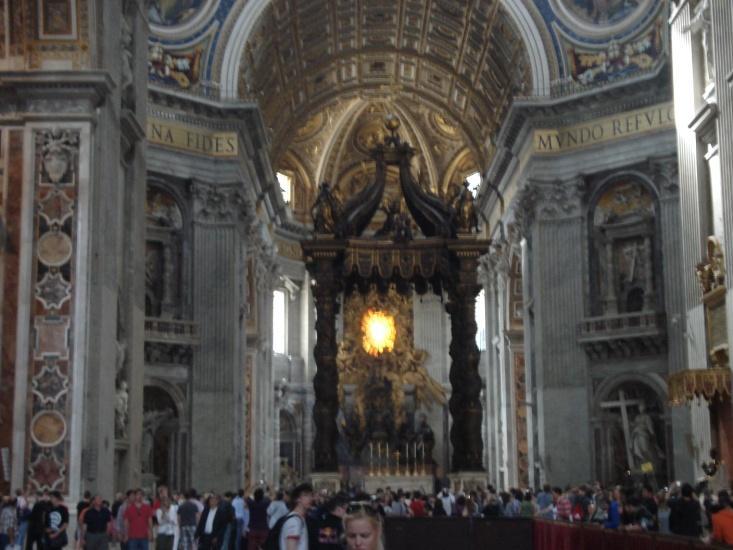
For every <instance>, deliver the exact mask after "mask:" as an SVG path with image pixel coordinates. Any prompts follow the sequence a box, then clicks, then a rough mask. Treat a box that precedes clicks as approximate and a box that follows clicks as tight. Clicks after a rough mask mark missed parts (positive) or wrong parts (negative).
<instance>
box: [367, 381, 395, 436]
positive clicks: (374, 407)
mask: <svg viewBox="0 0 733 550" xmlns="http://www.w3.org/2000/svg"><path fill="white" fill-rule="evenodd" d="M366 405H367V411H366V427H367V430H368V432H369V439H370V440H373V441H388V442H389V441H393V440H394V436H395V416H394V403H393V402H392V383H391V382H390V381H389V380H387V379H386V378H383V379H382V380H373V381H372V383H371V384H370V385H369V386H368V387H367V389H366Z"/></svg>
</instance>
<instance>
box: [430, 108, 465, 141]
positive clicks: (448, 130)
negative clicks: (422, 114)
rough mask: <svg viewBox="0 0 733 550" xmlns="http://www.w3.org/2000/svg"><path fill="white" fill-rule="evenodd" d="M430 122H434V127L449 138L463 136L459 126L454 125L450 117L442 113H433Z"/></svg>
mask: <svg viewBox="0 0 733 550" xmlns="http://www.w3.org/2000/svg"><path fill="white" fill-rule="evenodd" d="M430 123H431V124H432V126H433V128H435V129H436V130H437V131H438V132H440V133H441V134H443V135H444V136H445V137H447V138H449V139H458V138H460V137H461V133H460V131H459V130H458V128H456V127H455V126H453V124H451V123H450V122H449V121H448V119H447V118H445V117H444V116H443V115H441V114H440V113H436V112H433V113H431V114H430Z"/></svg>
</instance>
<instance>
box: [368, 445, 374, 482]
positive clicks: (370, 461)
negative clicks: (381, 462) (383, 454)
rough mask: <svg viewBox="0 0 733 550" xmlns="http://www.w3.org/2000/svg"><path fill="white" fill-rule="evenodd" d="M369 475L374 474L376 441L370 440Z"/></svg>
mask: <svg viewBox="0 0 733 550" xmlns="http://www.w3.org/2000/svg"><path fill="white" fill-rule="evenodd" d="M369 475H370V476H373V475H374V443H372V442H371V441H370V442H369Z"/></svg>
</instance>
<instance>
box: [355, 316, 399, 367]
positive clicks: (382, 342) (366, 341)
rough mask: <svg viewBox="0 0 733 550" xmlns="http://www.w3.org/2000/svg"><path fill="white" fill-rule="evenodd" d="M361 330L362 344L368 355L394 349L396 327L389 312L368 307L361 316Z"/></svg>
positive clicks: (375, 354) (376, 354)
mask: <svg viewBox="0 0 733 550" xmlns="http://www.w3.org/2000/svg"><path fill="white" fill-rule="evenodd" d="M361 332H362V346H363V348H364V351H365V352H367V353H368V354H369V355H372V356H374V357H376V356H378V355H380V354H382V353H384V352H385V351H392V350H393V349H394V343H395V338H396V337H397V327H396V326H395V322H394V316H392V315H390V314H389V313H386V312H384V311H381V310H376V309H371V308H369V309H368V310H367V311H366V313H364V316H363V317H362V318H361Z"/></svg>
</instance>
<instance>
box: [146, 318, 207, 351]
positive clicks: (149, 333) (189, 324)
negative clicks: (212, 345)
mask: <svg viewBox="0 0 733 550" xmlns="http://www.w3.org/2000/svg"><path fill="white" fill-rule="evenodd" d="M145 340H146V341H147V342H162V343H167V344H188V345H197V344H198V343H199V328H198V324H197V323H194V322H193V321H182V320H178V319H158V318H155V317H146V318H145Z"/></svg>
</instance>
